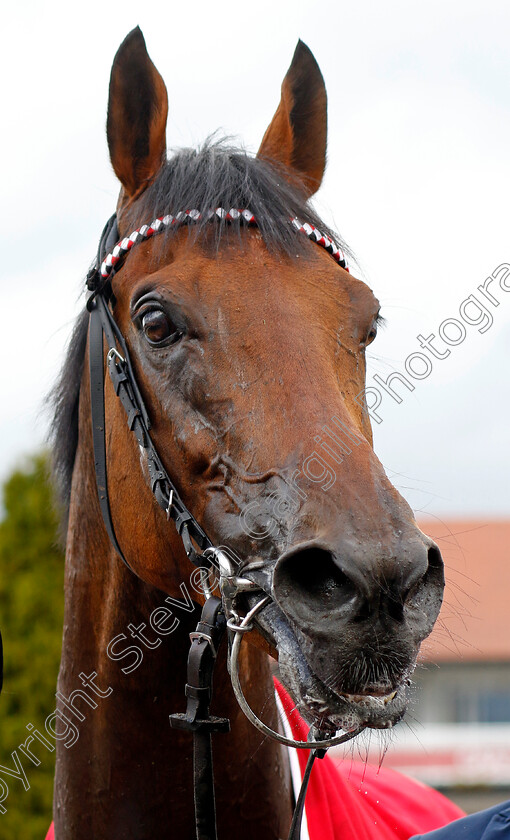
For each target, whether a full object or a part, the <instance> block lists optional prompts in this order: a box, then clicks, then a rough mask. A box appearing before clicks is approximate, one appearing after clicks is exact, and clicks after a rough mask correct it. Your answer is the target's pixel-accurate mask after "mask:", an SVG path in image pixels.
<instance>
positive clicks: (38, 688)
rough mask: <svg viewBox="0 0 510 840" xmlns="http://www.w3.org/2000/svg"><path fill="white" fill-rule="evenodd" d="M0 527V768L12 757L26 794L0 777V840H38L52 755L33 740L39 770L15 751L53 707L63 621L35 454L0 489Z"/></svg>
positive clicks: (59, 566) (42, 472)
mask: <svg viewBox="0 0 510 840" xmlns="http://www.w3.org/2000/svg"><path fill="white" fill-rule="evenodd" d="M3 511H4V513H3V518H2V520H1V521H0V628H1V630H2V635H3V640H4V687H3V691H2V694H1V695H0V764H1V765H3V766H5V767H10V768H12V767H13V766H14V762H13V758H12V755H11V754H12V751H13V750H17V752H18V756H19V758H20V760H21V762H22V765H23V767H24V769H25V772H26V774H27V778H28V782H29V784H30V789H29V790H28V791H25V790H24V787H23V784H22V782H21V781H20V780H19V779H16V778H13V777H11V776H8V775H6V774H4V773H1V772H0V778H2V779H4V781H5V782H6V783H7V785H8V787H9V794H8V796H7V797H6V799H5V800H4V802H3V807H4V808H7V812H6V813H5V814H3V813H0V840H18V838H23V840H44V837H45V835H46V831H47V829H48V826H49V824H50V822H51V806H52V795H53V773H54V756H55V753H50V752H49V751H48V750H46V749H45V748H44V746H42V745H41V744H38V743H37V741H35V742H34V743H33V744H32V745H31V748H32V749H33V752H34V754H35V755H37V756H38V757H39V759H40V761H41V763H40V765H39V766H37V767H36V766H34V764H33V763H32V762H31V761H29V759H28V758H27V757H25V756H23V754H22V753H20V752H19V745H20V744H23V743H24V742H25V740H26V738H27V737H28V735H29V732H28V730H27V728H26V727H27V724H32V725H33V726H34V727H35V728H36V729H38V730H39V731H40V732H41V733H42V734H44V735H46V733H45V729H44V721H45V720H46V718H47V717H48V715H49V714H51V712H52V711H53V710H54V709H55V684H56V679H57V672H58V665H59V660H60V648H61V639H62V621H63V579H64V556H63V551H62V549H61V548H60V547H59V545H58V541H57V528H58V521H57V514H56V512H55V506H54V503H53V494H52V489H51V485H50V482H49V480H48V458H47V456H46V455H45V454H42V455H36V456H34V457H32V458H30V459H28V460H27V462H26V464H25V465H24V466H23V467H22V468H21V469H17V470H15V471H14V472H13V473H12V474H11V476H10V477H9V478H8V480H7V481H6V482H5V485H4V487H3Z"/></svg>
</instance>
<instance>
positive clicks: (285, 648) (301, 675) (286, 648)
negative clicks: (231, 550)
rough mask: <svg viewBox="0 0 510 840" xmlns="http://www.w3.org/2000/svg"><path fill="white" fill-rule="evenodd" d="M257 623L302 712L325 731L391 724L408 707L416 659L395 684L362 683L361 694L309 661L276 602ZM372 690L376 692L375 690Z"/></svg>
mask: <svg viewBox="0 0 510 840" xmlns="http://www.w3.org/2000/svg"><path fill="white" fill-rule="evenodd" d="M257 624H258V625H259V629H260V630H261V631H262V634H263V635H264V637H265V638H266V639H269V638H271V643H272V644H273V645H274V647H276V649H277V650H278V661H279V670H280V676H281V679H282V682H283V683H284V685H285V687H286V688H287V690H288V691H289V692H290V694H291V696H292V697H293V699H294V701H295V703H296V707H297V709H298V711H299V713H300V714H301V716H302V717H303V718H304V719H305V720H306V721H307V722H308V723H309V724H310V725H312V724H313V725H314V726H315V727H317V728H318V729H320V730H321V731H323V732H337V731H338V730H343V731H344V732H352V731H353V730H355V729H359V728H360V727H366V728H369V729H391V728H392V727H393V726H394V725H395V724H396V723H398V721H399V720H401V719H402V718H403V716H404V714H405V712H406V709H407V705H408V700H409V698H408V696H407V694H408V686H409V684H410V680H409V676H410V674H411V672H412V670H413V667H414V663H410V666H409V668H408V669H407V670H406V671H405V672H404V673H402V672H401V675H400V677H399V679H398V681H397V682H395V684H393V685H392V686H391V687H390V686H385V687H384V689H383V688H382V687H380V690H377V689H376V688H374V686H370V687H369V686H367V687H366V689H365V690H364V689H363V687H362V686H360V687H359V689H358V693H356V694H351V693H349V692H347V691H345V692H344V691H342V689H341V685H338V684H336V685H335V688H334V689H333V688H331V687H330V686H329V685H327V684H326V682H325V681H324V680H323V679H321V677H319V676H318V675H317V673H316V672H315V670H314V669H313V668H312V666H311V665H310V662H309V661H308V659H307V657H305V654H304V653H303V650H302V649H301V646H300V644H299V642H298V639H297V638H296V635H295V633H294V631H293V630H292V629H291V627H290V626H289V624H288V623H287V622H286V621H285V619H284V618H283V617H282V616H281V614H280V615H278V610H277V608H275V605H274V604H273V605H271V607H269V609H268V610H267V611H264V615H261V616H259V617H258V618H257ZM371 692H372V693H371Z"/></svg>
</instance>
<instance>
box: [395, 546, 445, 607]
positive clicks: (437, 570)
mask: <svg viewBox="0 0 510 840" xmlns="http://www.w3.org/2000/svg"><path fill="white" fill-rule="evenodd" d="M427 559H428V563H427V569H426V571H425V574H423V575H421V577H420V578H419V579H418V580H417V581H415V582H414V583H413V584H412V586H409V587H408V588H407V589H406V591H405V592H404V593H403V595H404V597H403V601H404V603H405V602H407V601H411V600H413V599H415V598H417V597H420V594H421V593H423V592H426V591H427V590H433V589H435V588H436V587H438V586H439V587H442V586H443V584H444V564H443V558H442V557H441V552H440V551H439V549H438V548H437V546H435V545H433V546H431V547H430V548H429V550H428V557H427Z"/></svg>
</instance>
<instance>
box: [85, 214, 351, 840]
mask: <svg viewBox="0 0 510 840" xmlns="http://www.w3.org/2000/svg"><path fill="white" fill-rule="evenodd" d="M203 219H206V220H211V221H213V220H220V222H221V223H225V222H234V221H239V223H242V224H247V225H250V226H256V225H257V221H256V219H255V217H254V215H253V213H251V212H250V211H249V210H236V209H230V210H228V211H226V210H224V209H223V208H216V209H215V210H212V211H210V212H209V213H207V214H204V215H203V214H202V213H200V212H199V211H198V210H186V211H182V212H180V213H177V214H176V215H175V216H172V215H167V216H162V217H160V218H158V219H155V220H154V221H153V222H151V224H149V225H142V226H141V227H140V228H137V229H136V230H135V231H133V233H131V234H130V236H128V237H125V238H124V239H122V240H120V241H119V231H118V227H117V217H116V215H113V216H112V217H111V218H110V219H109V221H108V222H107V224H106V226H105V228H104V230H103V233H102V235H101V239H100V242H99V248H98V253H97V258H96V261H95V263H94V265H93V266H92V268H91V270H90V271H89V273H88V276H87V288H88V298H87V309H88V310H89V312H90V324H89V364H90V391H91V414H92V434H93V442H94V460H95V472H96V484H97V492H98V498H99V504H100V508H101V514H102V517H103V521H104V524H105V527H106V531H107V533H108V536H109V538H110V541H111V543H112V545H113V547H114V548H115V550H116V552H117V553H118V555H119V556H120V558H121V559H122V560H123V562H124V563H125V564H126V566H127V567H128V569H129V570H130V571H131V572H133V573H134V574H136V572H134V569H132V567H131V566H130V564H129V563H128V561H127V560H126V558H125V556H124V554H123V552H122V549H121V547H120V545H119V543H118V540H117V537H116V534H115V528H114V525H113V520H112V515H111V510H110V502H109V495H108V480H107V468H106V432H105V396H104V345H103V336H104V338H105V339H106V344H107V354H106V364H107V368H108V372H109V375H110V378H111V380H112V383H113V386H114V389H115V393H116V395H117V396H118V397H119V399H120V401H121V403H122V405H123V408H124V410H125V412H126V415H127V422H128V426H129V429H130V430H131V431H132V432H133V433H134V435H135V437H136V440H137V442H138V445H139V447H140V449H141V451H142V450H143V452H144V453H145V456H146V459H147V467H148V473H149V482H150V487H151V490H152V493H153V494H154V497H155V499H156V501H157V503H158V504H159V506H160V507H161V508H162V509H163V510H164V511H165V513H166V516H167V519H172V520H173V522H174V523H175V527H176V529H177V532H178V534H179V535H180V537H181V539H182V542H183V545H184V549H185V551H186V554H187V556H188V558H189V559H190V561H191V562H192V563H193V564H194V565H195V566H197V567H198V568H199V569H200V570H201V579H202V585H203V591H204V594H205V597H206V602H205V605H204V608H203V611H202V616H201V620H200V621H199V623H198V625H197V629H196V631H195V632H194V633H191V648H190V653H189V657H188V681H187V685H186V697H187V709H186V712H185V713H184V714H174V715H170V725H171V726H172V727H173V728H176V729H187V730H189V731H192V732H193V738H194V747H193V758H194V762H193V764H194V782H195V819H196V830H197V835H196V836H197V840H215V838H216V817H215V805H214V784H213V774H212V751H211V733H212V732H214V731H217V732H227V731H228V730H229V721H228V720H226V719H225V718H215V717H212V716H211V715H210V714H209V703H210V699H211V687H212V674H213V668H214V663H215V660H216V651H217V648H218V645H219V643H220V641H221V638H222V636H223V634H224V633H225V631H226V632H227V637H228V642H229V653H228V657H227V665H228V669H229V672H230V676H231V680H232V686H233V689H234V693H235V696H236V698H237V700H238V703H239V705H240V707H241V709H242V710H243V712H244V713H245V715H246V716H247V717H248V719H249V720H250V721H251V723H253V725H254V726H256V727H257V728H258V729H259V730H260V731H261V732H263V733H264V735H266V736H269V737H271V738H273V739H275V740H277V741H279V742H280V743H281V744H284V745H286V746H289V747H295V748H297V749H308V750H310V751H311V752H310V757H309V759H308V764H307V767H306V771H305V774H304V777H303V784H302V787H301V791H300V794H299V797H298V800H297V804H296V808H295V811H294V816H293V819H292V825H291V829H290V834H289V840H298V838H299V836H300V826H301V818H302V814H303V807H304V798H305V794H306V788H307V784H308V779H309V777H310V772H311V769H312V765H313V762H314V760H315V758H317V757H319V758H322V757H323V756H324V755H325V753H326V750H327V749H329V747H332V746H335V745H337V744H342V743H345V742H346V741H348V740H350V739H351V738H354V737H355V736H356V735H357V734H359V732H360V731H361V729H362V728H363V727H361V728H360V729H356V730H355V731H353V732H347V733H345V734H343V735H338V736H335V735H334V734H331V733H328V732H320V731H319V730H316V729H315V727H313V726H312V727H311V728H310V732H309V735H308V741H295V740H292V739H290V738H286V737H284V736H283V735H281V734H280V733H279V732H276V731H275V730H273V729H270V728H269V727H268V726H266V724H264V723H263V722H262V721H261V720H260V719H259V718H258V717H257V716H256V715H255V713H254V712H253V711H252V709H251V708H250V706H249V705H248V703H247V701H246V699H245V697H244V694H243V691H242V688H241V683H240V679H239V668H238V662H239V651H240V647H241V643H242V638H243V636H244V634H245V633H246V632H248V631H249V630H251V629H252V620H253V619H254V618H255V617H256V616H257V615H258V614H259V613H260V612H261V611H262V610H263V609H264V608H265V607H266V606H267V605H268V604H269V603H271V598H270V597H269V596H267V595H265V594H264V593H263V592H262V590H261V589H260V587H259V586H258V585H257V584H256V583H254V582H253V581H251V580H249V579H248V578H247V577H245V576H244V574H246V573H247V572H248V570H249V566H246V567H244V569H241V571H240V572H239V568H236V565H237V564H236V563H235V562H234V561H233V560H232V559H231V557H230V553H229V552H227V550H225V549H223V548H219V547H216V546H214V545H213V543H212V541H211V540H210V539H209V537H208V536H207V534H206V532H205V531H204V530H203V528H202V527H201V525H200V524H199V523H198V522H197V520H196V519H195V517H194V516H193V514H192V513H191V512H190V511H189V510H188V508H187V507H186V505H185V504H184V502H183V501H182V499H181V497H180V495H179V493H178V490H177V488H176V486H175V485H174V483H173V481H172V479H171V477H170V476H169V475H168V473H167V471H166V469H165V467H164V466H163V462H162V460H161V458H160V457H159V455H158V452H157V450H156V448H155V446H154V444H153V442H152V439H151V436H150V428H151V423H150V417H149V414H148V411H147V409H146V407H145V404H144V401H143V398H142V395H141V393H140V390H139V388H138V385H137V382H136V378H135V376H134V372H133V368H132V365H131V361H130V358H129V353H128V349H127V345H126V342H125V339H124V337H123V335H122V333H121V332H120V330H119V328H118V326H117V324H116V322H115V319H114V317H113V314H112V311H111V308H110V306H109V302H110V299H111V296H112V287H111V280H112V277H113V275H114V274H115V273H116V271H118V270H119V268H120V266H121V264H122V261H123V259H124V258H125V257H126V255H127V254H128V253H129V251H130V250H131V249H132V248H133V247H134V246H135V245H136V244H138V243H139V242H142V241H145V240H147V239H149V238H150V237H152V236H154V235H156V234H158V233H162V232H164V231H165V230H168V229H169V228H171V227H176V226H179V225H183V224H189V223H194V222H198V221H201V220H203ZM290 224H292V226H293V227H294V228H295V229H296V231H298V232H299V233H301V234H305V235H306V236H308V238H309V239H311V240H312V241H314V242H316V243H317V244H318V245H320V246H321V247H323V248H325V249H326V251H328V253H330V254H331V256H332V257H333V258H334V259H335V260H336V262H337V263H338V264H339V265H340V266H341V267H342V268H345V269H346V270H347V271H348V270H349V269H348V268H347V266H346V263H345V257H344V254H343V252H342V251H341V249H340V248H339V247H338V246H337V244H336V243H335V242H334V241H333V240H332V239H331V238H330V237H329V236H327V235H326V234H324V233H322V232H321V231H319V230H318V229H317V228H316V227H314V226H313V225H310V224H307V223H306V224H302V223H301V222H300V221H299V220H298V219H292V220H291V221H290ZM196 546H198V549H199V550H198V551H197V549H196ZM243 573H244V574H243ZM211 574H216V577H217V578H219V587H220V593H221V598H217V597H216V596H215V595H214V594H213V588H214V587H213V585H212V584H211V583H210V579H211ZM256 592H259V593H260V594H261V598H260V599H259V600H258V601H257V602H256V603H255V605H254V606H252V607H251V609H249V611H248V612H247V613H246V615H245V616H240V615H239V613H238V611H237V606H238V599H239V596H240V595H241V594H243V593H244V594H246V593H251V594H253V593H256Z"/></svg>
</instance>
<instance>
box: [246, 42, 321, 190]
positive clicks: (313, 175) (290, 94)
mask: <svg viewBox="0 0 510 840" xmlns="http://www.w3.org/2000/svg"><path fill="white" fill-rule="evenodd" d="M327 123H328V120H327V96H326V87H325V85H324V79H323V78H322V73H321V71H320V70H319V65H318V64H317V62H316V61H315V58H314V57H313V54H312V53H311V51H310V50H309V49H308V47H307V46H306V44H303V42H302V41H298V45H297V47H296V51H295V53H294V56H293V58H292V62H291V65H290V67H289V69H288V70H287V75H286V76H285V78H284V80H283V83H282V96H281V99H280V104H279V105H278V108H277V111H276V113H275V115H274V117H273V119H272V121H271V124H270V125H269V128H268V129H267V131H266V133H265V134H264V137H263V140H262V143H261V145H260V149H259V151H258V156H259V157H264V158H267V159H270V160H272V161H274V162H276V163H280V164H282V163H283V164H284V166H285V167H286V168H287V169H289V170H290V171H291V172H293V173H294V174H296V175H297V176H298V178H299V179H300V180H301V181H302V182H303V186H304V189H305V192H306V195H307V196H310V195H313V193H314V192H316V191H317V190H318V189H319V187H320V184H321V181H322V176H323V175H324V169H325V166H326V141H327Z"/></svg>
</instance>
